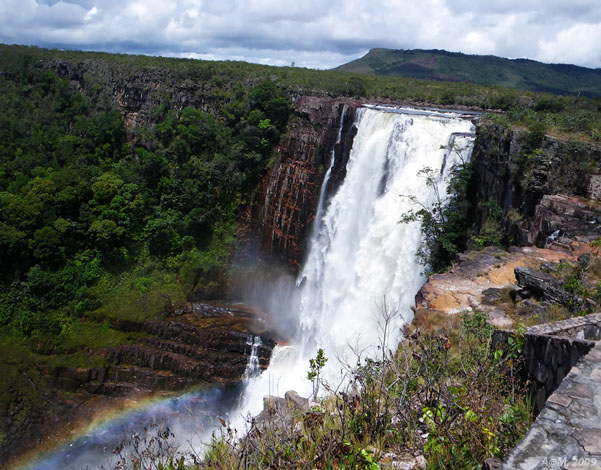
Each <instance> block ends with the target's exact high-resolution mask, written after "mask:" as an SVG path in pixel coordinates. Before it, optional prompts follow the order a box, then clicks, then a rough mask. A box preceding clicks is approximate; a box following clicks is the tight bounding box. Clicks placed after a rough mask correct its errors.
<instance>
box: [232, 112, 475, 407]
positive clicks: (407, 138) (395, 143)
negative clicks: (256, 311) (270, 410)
mask: <svg viewBox="0 0 601 470" xmlns="http://www.w3.org/2000/svg"><path fill="white" fill-rule="evenodd" d="M355 125H356V126H357V135H356V136H355V139H354V142H353V147H352V149H351V153H350V157H349V161H348V164H347V168H346V177H345V179H344V181H343V183H342V184H341V186H340V187H339V189H338V191H337V192H336V194H335V195H333V196H332V197H331V198H330V200H329V201H324V200H321V201H320V202H319V209H320V210H319V211H318V214H317V218H316V220H315V222H314V223H315V224H316V225H315V226H314V228H313V232H312V238H311V240H310V245H309V253H308V256H307V259H306V261H305V263H304V266H303V269H302V271H301V273H300V275H299V277H298V280H297V286H298V291H297V294H298V295H297V297H296V298H287V299H282V301H281V303H280V305H282V306H283V305H289V308H290V309H292V310H293V311H295V312H296V315H297V321H298V324H299V328H298V334H297V336H296V338H294V339H293V341H291V344H290V345H288V346H278V347H276V348H275V349H274V352H273V355H272V358H271V363H270V366H269V368H268V369H267V370H266V371H265V372H263V374H261V376H259V377H256V378H255V379H254V380H251V381H250V382H249V383H248V385H247V389H246V393H245V406H244V407H243V409H244V411H245V412H247V413H250V414H256V413H257V412H259V411H260V408H261V405H262V397H263V396H264V395H270V394H277V395H282V394H283V393H284V392H286V391H287V390H289V389H294V390H296V391H298V392H299V393H300V394H301V395H302V394H304V395H305V396H306V395H309V394H310V392H311V387H310V383H309V381H308V380H307V379H306V375H307V370H308V360H309V358H311V357H314V356H315V354H316V351H317V349H318V348H323V349H324V350H325V354H326V356H327V357H328V358H330V360H329V361H328V364H327V368H326V370H325V376H326V378H327V380H329V381H330V384H331V385H334V386H336V385H338V383H339V381H341V380H343V378H342V377H341V368H342V367H343V366H344V365H345V364H349V365H353V364H354V363H355V362H356V357H353V355H354V354H357V353H359V352H360V353H361V354H370V352H375V348H376V347H377V345H378V344H379V340H380V336H381V332H380V330H379V319H378V310H379V309H382V308H389V309H390V308H392V309H395V310H396V309H398V312H399V315H398V316H396V317H395V319H394V321H393V324H392V325H389V327H390V331H391V332H392V333H391V336H390V337H389V338H388V341H389V344H397V343H398V341H399V340H400V334H401V327H402V325H403V324H405V323H407V322H408V321H410V320H411V316H412V312H411V309H410V307H411V306H412V305H413V304H414V296H415V294H416V293H417V291H418V289H419V288H420V286H421V285H422V284H423V282H424V279H425V278H424V276H423V274H422V271H423V267H422V266H420V265H418V264H417V262H416V259H415V253H416V250H417V248H418V246H419V244H420V241H421V230H420V227H419V224H418V223H413V224H399V223H398V221H399V219H400V217H401V215H402V214H403V213H405V212H407V211H408V210H410V209H411V208H412V205H411V203H410V201H409V200H408V199H407V198H404V197H401V195H412V196H415V198H417V200H418V201H420V202H421V203H423V204H425V205H429V204H431V203H432V202H434V198H435V191H434V190H433V188H432V187H428V186H426V185H425V182H424V181H423V179H421V178H419V177H418V176H417V174H418V172H419V170H420V169H422V168H424V167H426V166H428V167H431V168H433V169H435V170H438V175H439V177H438V181H437V186H438V187H437V190H438V193H439V194H442V195H444V194H446V181H445V179H446V172H447V171H448V170H449V168H451V167H452V165H453V163H455V162H456V161H458V159H459V158H462V159H464V160H465V159H468V158H469V156H470V153H471V148H472V144H473V133H474V125H473V123H472V122H471V121H470V120H467V119H463V118H461V117H460V116H459V114H456V113H452V112H443V111H440V112H438V111H421V110H412V109H401V108H382V107H375V106H374V107H365V108H361V109H360V110H359V111H358V113H357V118H356V123H355ZM451 147H453V148H451ZM327 176H329V172H328V173H327V174H326V181H324V183H323V184H324V186H325V185H326V184H327ZM321 193H322V198H324V197H325V191H323V189H322V192H321ZM384 303H386V304H387V306H384V305H383V304H384Z"/></svg>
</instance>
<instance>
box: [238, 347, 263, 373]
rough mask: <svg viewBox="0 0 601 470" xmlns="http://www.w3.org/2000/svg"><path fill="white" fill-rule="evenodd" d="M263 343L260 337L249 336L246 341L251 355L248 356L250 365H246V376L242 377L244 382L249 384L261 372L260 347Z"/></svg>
mask: <svg viewBox="0 0 601 470" xmlns="http://www.w3.org/2000/svg"><path fill="white" fill-rule="evenodd" d="M262 344H263V343H262V342H261V337H260V336H254V337H253V336H252V335H251V336H249V337H248V340H247V341H246V345H247V346H250V354H249V355H248V364H247V365H246V370H245V371H244V375H243V376H242V380H243V382H248V381H249V380H250V379H252V378H253V377H256V376H257V374H259V372H260V371H261V368H260V367H259V354H258V351H259V346H261V345H262Z"/></svg>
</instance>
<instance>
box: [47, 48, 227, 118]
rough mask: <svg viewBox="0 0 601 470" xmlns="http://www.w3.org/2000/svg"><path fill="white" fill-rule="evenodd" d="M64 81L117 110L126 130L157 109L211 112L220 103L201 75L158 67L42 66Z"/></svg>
mask: <svg viewBox="0 0 601 470" xmlns="http://www.w3.org/2000/svg"><path fill="white" fill-rule="evenodd" d="M42 66H43V67H46V68H48V69H50V70H54V71H55V72H56V73H57V74H58V75H59V76H61V77H63V78H67V79H68V80H69V81H70V82H71V85H72V86H73V87H74V88H76V89H78V90H79V91H81V92H83V93H84V94H85V95H86V96H87V97H88V99H89V100H90V101H91V102H92V104H93V105H95V106H97V107H99V108H101V109H102V108H107V109H114V108H115V107H117V108H118V109H119V110H120V111H121V112H122V113H123V116H124V117H125V120H126V122H127V123H128V125H129V127H130V129H133V128H135V127H138V126H141V125H145V124H149V123H152V122H153V121H154V115H155V113H156V111H157V109H159V107H160V106H164V107H166V108H167V109H176V110H178V109H182V108H184V107H185V106H194V107H195V108H197V109H201V110H203V111H205V112H211V111H215V110H216V109H219V108H220V107H221V106H222V104H223V103H224V92H225V91H227V90H224V89H223V87H222V88H221V89H219V88H216V87H215V86H214V85H212V82H211V81H210V80H209V79H210V78H211V77H212V76H211V75H210V72H206V73H205V75H202V76H201V75H198V76H190V74H186V75H183V74H178V73H177V72H176V71H173V70H170V69H167V68H160V67H137V68H132V67H130V66H128V65H124V64H119V63H114V62H106V61H102V60H95V59H94V60H93V59H90V60H83V61H75V60H67V59H51V60H48V61H46V62H44V63H43V64H42Z"/></svg>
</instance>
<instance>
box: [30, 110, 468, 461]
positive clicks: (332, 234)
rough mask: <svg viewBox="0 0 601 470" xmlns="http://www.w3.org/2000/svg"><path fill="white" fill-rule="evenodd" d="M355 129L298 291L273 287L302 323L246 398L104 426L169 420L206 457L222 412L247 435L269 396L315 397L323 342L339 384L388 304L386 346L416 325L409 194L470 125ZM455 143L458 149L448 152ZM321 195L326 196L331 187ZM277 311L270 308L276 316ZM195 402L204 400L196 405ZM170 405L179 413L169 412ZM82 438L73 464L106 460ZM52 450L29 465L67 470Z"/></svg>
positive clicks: (415, 123)
mask: <svg viewBox="0 0 601 470" xmlns="http://www.w3.org/2000/svg"><path fill="white" fill-rule="evenodd" d="M355 125H356V127H357V134H356V136H355V138H354V141H353V146H352V149H351V152H350V156H349V161H348V164H347V168H346V176H345V179H344V181H343V182H342V184H341V185H340V187H339V188H338V190H337V191H336V193H335V194H333V195H332V196H331V197H330V199H329V200H327V201H325V200H320V202H319V208H320V210H319V216H318V217H317V218H316V220H315V222H314V224H315V226H314V227H313V231H312V235H311V239H310V241H309V244H308V247H309V251H308V255H307V258H306V260H305V263H304V265H303V268H302V271H301V273H300V274H299V277H298V279H297V281H296V287H295V288H292V289H286V290H285V292H286V296H285V298H280V299H277V292H275V293H272V294H275V295H276V299H277V302H275V304H276V305H277V306H278V309H279V310H281V311H285V316H286V318H293V319H294V322H295V323H296V326H297V328H296V332H297V333H296V335H295V337H294V338H292V339H291V341H290V343H289V345H286V346H276V347H275V349H274V350H273V353H272V357H271V361H270V365H269V367H268V369H267V370H265V371H263V373H260V374H257V373H256V369H255V371H254V372H253V373H249V374H247V375H246V376H245V378H244V389H243V390H242V392H241V394H240V390H237V391H236V393H234V394H232V395H231V396H229V397H225V396H224V397H219V396H217V395H216V396H212V395H211V394H210V393H209V392H204V393H205V394H207V393H209V394H208V395H205V396H203V395H202V394H201V395H196V396H195V397H196V398H194V399H191V398H190V397H188V398H185V397H186V396H185V397H182V398H181V399H182V400H184V401H183V402H181V403H178V401H177V400H178V399H172V400H173V401H165V402H162V403H161V405H160V406H161V407H163V408H162V409H163V410H164V411H165V413H164V414H163V413H162V412H161V411H160V409H148V410H143V411H141V412H137V414H135V413H134V414H133V415H131V416H129V418H126V419H125V421H124V422H123V423H122V424H119V425H118V426H117V428H115V429H111V430H110V431H107V429H104V430H103V431H102V432H111V433H113V432H117V431H116V430H124V429H125V428H126V427H127V425H130V426H131V427H134V428H138V429H139V428H140V427H142V428H143V427H144V423H148V422H152V421H153V420H157V421H158V420H160V419H163V418H164V419H165V420H167V422H168V423H172V424H171V429H172V430H173V431H174V433H176V434H177V433H178V432H180V433H182V435H180V436H179V438H180V442H187V438H188V437H189V436H194V443H193V444H192V445H193V446H194V447H195V449H196V451H198V452H200V453H202V448H201V447H200V444H198V441H199V440H203V439H204V440H205V441H207V440H209V438H210V430H211V429H214V428H211V426H214V425H215V422H214V421H215V419H214V417H215V416H217V415H218V414H220V413H224V414H227V415H228V417H229V420H230V421H231V423H232V426H234V427H235V428H236V429H238V430H240V431H241V432H243V431H244V429H245V425H246V421H247V419H248V416H251V415H256V414H258V413H259V412H260V411H261V410H262V406H263V397H264V396H266V395H280V396H282V395H283V394H284V393H285V392H286V391H288V390H296V391H297V392H298V393H299V394H300V395H304V396H308V395H310V394H311V392H312V384H311V382H310V381H309V380H308V379H307V371H308V363H309V359H310V358H313V357H315V355H316V352H317V350H318V348H323V349H324V351H325V355H326V357H327V358H328V362H327V364H326V368H325V369H324V371H323V377H324V379H325V380H326V381H328V382H329V383H330V385H331V386H333V388H336V387H338V386H339V385H341V384H343V383H344V381H345V376H344V372H343V371H344V369H345V368H346V367H347V366H350V365H354V364H355V363H356V360H357V355H362V356H363V357H364V356H365V355H373V354H374V353H375V352H376V350H377V347H378V345H380V344H381V341H382V331H381V317H380V316H379V312H380V311H381V310H382V309H388V310H393V311H398V315H396V316H395V317H394V318H393V320H392V323H391V324H389V325H388V327H389V331H390V336H389V337H388V338H387V341H388V342H387V344H390V345H396V344H397V343H398V341H399V340H400V339H401V328H402V326H403V325H404V324H406V323H407V322H409V321H411V318H412V312H411V306H413V305H414V296H415V294H416V293H417V291H418V290H419V288H420V287H421V285H422V284H423V282H424V280H425V277H424V275H423V274H422V271H423V267H422V266H420V265H419V264H418V263H417V260H416V258H415V253H416V251H417V249H418V247H419V245H420V242H421V236H422V235H421V230H420V226H419V223H417V222H416V223H411V224H400V223H399V219H400V218H401V215H402V214H404V213H406V212H407V211H409V210H411V209H414V205H413V204H412V203H411V201H410V200H409V198H408V197H406V196H413V197H415V198H416V200H417V201H419V202H420V203H421V204H424V205H426V206H429V205H431V204H432V203H433V202H434V200H435V197H436V191H437V192H438V194H440V195H445V194H446V184H447V182H446V176H447V174H448V171H449V169H450V168H451V167H452V165H453V164H455V163H457V162H458V161H459V159H460V158H461V159H463V160H467V159H469V156H470V153H471V148H472V144H473V133H474V125H473V123H472V122H471V121H470V120H467V119H463V118H461V117H460V116H459V114H456V113H451V112H436V111H433V112H429V113H420V112H415V110H412V111H410V112H403V110H402V109H400V108H387V109H378V108H367V107H366V108H361V109H359V110H358V112H357V117H356V122H355ZM451 147H452V148H454V149H455V150H458V149H462V151H461V152H457V151H452V150H451ZM424 167H430V168H433V169H434V170H435V172H436V174H437V175H438V179H437V181H436V188H433V187H431V186H428V185H426V184H425V181H424V180H423V179H422V178H420V177H418V176H417V175H418V172H419V171H420V170H421V169H423V168H424ZM328 175H329V172H328ZM323 184H324V185H325V184H327V181H324V183H323ZM321 194H322V198H323V197H325V191H323V190H322V191H321ZM291 292H292V294H291ZM278 314H280V313H279V312H274V313H273V316H274V317H277V315H278ZM253 344H254V342H253V343H249V346H251V347H252V346H253ZM251 357H252V356H251ZM211 393H213V392H211ZM186 400H191V401H186ZM193 402H194V403H197V404H199V406H197V407H195V406H196V405H195V406H191V405H190V403H193ZM211 407H212V408H211ZM170 409H172V410H173V413H175V414H173V413H172V414H171V416H169V410H170ZM178 409H180V410H181V409H184V410H186V411H185V413H187V416H186V417H183V416H178V413H179V412H178V411H177V410H178ZM228 409H229V410H230V411H229V413H226V410H228ZM232 410H233V411H232ZM195 414H198V416H200V417H202V416H206V418H203V419H197V420H196V421H197V422H202V423H203V429H202V430H198V429H195V430H190V429H187V428H186V426H185V425H184V424H185V423H191V422H192V421H190V420H188V416H191V417H194V416H195ZM174 417H175V418H174ZM145 420H146V421H145ZM94 436H95V434H94V432H92V431H90V433H89V435H88V436H87V439H88V440H90V441H93V440H94V439H95V437H94ZM199 436H200V437H199ZM77 442H79V447H78V449H79V450H78V452H79V453H80V454H81V453H83V454H82V455H79V454H78V455H77V456H74V457H72V460H71V461H72V462H76V463H77V465H79V464H80V462H81V464H82V468H86V466H89V468H90V469H92V468H98V467H94V465H99V458H100V457H99V456H98V455H88V457H86V455H85V448H86V447H85V446H86V444H85V442H84V441H81V440H80V441H77ZM67 450H68V448H67ZM183 450H184V451H185V450H186V449H185V448H184V449H183ZM63 452H64V449H63ZM74 452H75V450H73V451H72V452H71V454H72V455H74ZM56 455H58V453H57V454H56ZM56 455H54V457H53V455H50V456H49V457H47V459H46V460H44V461H42V462H40V463H38V466H30V467H23V468H28V469H29V468H31V469H36V470H50V469H52V468H61V467H60V466H59V467H52V466H47V465H46V466H44V465H45V463H44V462H46V463H48V462H51V461H52V460H51V459H52V458H58V457H57V456H56ZM86 458H87V460H86ZM83 464H85V465H83ZM68 468H79V467H76V466H73V465H70V466H69V467H68Z"/></svg>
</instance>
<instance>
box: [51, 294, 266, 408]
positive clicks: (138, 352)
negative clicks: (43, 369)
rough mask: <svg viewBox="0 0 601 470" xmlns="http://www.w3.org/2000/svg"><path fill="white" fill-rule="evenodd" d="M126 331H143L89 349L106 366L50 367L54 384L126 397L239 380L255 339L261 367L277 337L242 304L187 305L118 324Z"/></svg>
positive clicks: (118, 326)
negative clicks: (159, 316) (164, 314)
mask: <svg viewBox="0 0 601 470" xmlns="http://www.w3.org/2000/svg"><path fill="white" fill-rule="evenodd" d="M116 327H117V328H118V329H120V330H122V331H127V332H136V333H141V336H140V340H139V341H136V342H135V343H132V344H127V345H120V346H114V347H107V348H104V349H102V350H99V351H88V354H89V355H90V356H100V357H101V358H102V360H103V362H105V363H107V365H106V366H102V367H93V368H78V367H63V368H57V369H54V370H52V371H47V376H48V378H49V381H50V383H51V385H52V386H55V387H60V388H63V389H66V390H69V391H85V392H87V393H93V394H107V395H118V396H124V395H128V394H129V393H131V392H137V393H140V392H141V393H150V392H155V391H161V390H169V391H174V390H181V389H183V388H185V387H188V386H190V385H197V384H199V383H212V384H231V383H234V382H237V381H239V380H240V378H241V377H242V375H243V374H244V371H245V370H246V367H247V364H248V362H249V356H250V354H251V350H252V346H253V343H257V344H259V345H258V347H257V348H256V351H257V355H258V359H259V364H260V367H262V368H266V367H267V365H268V363H269V357H270V355H271V350H272V349H273V347H274V346H275V342H274V340H273V339H272V338H271V336H270V335H269V334H268V333H266V332H265V328H264V324H263V323H262V322H261V320H260V319H259V318H258V317H257V316H256V314H255V312H253V311H251V310H250V309H247V308H244V307H239V306H237V307H232V306H219V305H215V304H207V303H197V304H188V305H187V306H186V308H185V309H183V310H179V311H176V312H173V313H172V315H170V316H169V317H167V318H165V319H163V320H160V321H147V322H120V323H119V324H117V325H116Z"/></svg>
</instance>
